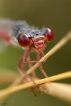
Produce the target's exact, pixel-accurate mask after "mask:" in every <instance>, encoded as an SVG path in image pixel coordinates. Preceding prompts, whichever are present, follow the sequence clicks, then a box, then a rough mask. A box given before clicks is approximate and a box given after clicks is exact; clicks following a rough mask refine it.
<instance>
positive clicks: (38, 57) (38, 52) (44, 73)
mask: <svg viewBox="0 0 71 106" xmlns="http://www.w3.org/2000/svg"><path fill="white" fill-rule="evenodd" d="M36 54H37V59H38V61H39V60H40V54H41V55H42V56H44V53H43V52H42V51H37V52H36ZM39 68H40V70H41V72H42V74H43V75H44V76H45V77H46V78H47V77H48V76H47V74H46V72H45V71H44V69H43V68H42V63H40V66H39Z"/></svg>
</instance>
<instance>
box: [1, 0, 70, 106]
mask: <svg viewBox="0 0 71 106" xmlns="http://www.w3.org/2000/svg"><path fill="white" fill-rule="evenodd" d="M0 17H1V18H2V17H3V18H10V19H13V20H26V21H27V22H28V24H30V25H34V26H36V27H38V28H42V27H44V26H45V27H50V28H51V29H52V30H53V31H54V34H55V37H54V40H53V41H52V42H50V43H48V44H47V47H46V49H45V53H46V52H48V51H49V50H50V49H51V48H52V47H53V46H54V45H55V44H56V43H57V42H58V41H59V40H60V39H61V38H62V37H63V36H65V34H66V33H67V32H68V31H69V30H70V29H71V0H0ZM22 54H23V50H19V49H17V48H14V47H9V48H8V49H7V50H6V51H4V52H3V53H0V68H4V69H10V70H14V71H16V72H17V73H18V71H17V69H16V63H17V61H18V59H19V58H20V56H21V55H22ZM34 56H35V54H34V53H33V54H32V56H31V58H32V59H34ZM44 69H45V71H46V73H47V74H48V76H52V75H55V74H59V73H62V72H65V71H69V70H70V69H71V42H68V43H67V44H66V45H65V46H64V47H63V48H61V49H60V50H59V51H58V52H56V53H55V54H54V55H53V56H51V57H50V58H49V59H48V61H47V62H46V63H45V64H44ZM37 75H38V76H39V77H41V78H43V76H42V74H41V72H40V71H39V69H37ZM59 82H64V83H71V79H66V80H61V81H59ZM37 95H38V96H37V97H34V96H33V95H32V93H31V92H27V91H24V90H22V91H19V92H17V93H14V94H13V96H12V97H11V98H10V99H9V100H8V101H7V104H6V106H20V105H21V106H23V105H26V106H28V105H29V106H33V105H34V106H38V105H41V106H43V105H45V106H55V105H56V106H70V105H69V104H67V103H65V102H63V101H61V100H58V99H56V98H54V97H51V96H49V95H44V94H42V95H41V94H37Z"/></svg>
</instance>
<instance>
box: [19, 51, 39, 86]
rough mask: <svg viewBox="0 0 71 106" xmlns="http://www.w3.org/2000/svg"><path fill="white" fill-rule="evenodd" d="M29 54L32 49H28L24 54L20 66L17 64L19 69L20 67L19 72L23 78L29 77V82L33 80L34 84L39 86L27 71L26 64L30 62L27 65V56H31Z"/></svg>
mask: <svg viewBox="0 0 71 106" xmlns="http://www.w3.org/2000/svg"><path fill="white" fill-rule="evenodd" d="M29 53H30V49H28V50H26V51H25V53H24V54H23V56H22V57H21V58H20V59H19V61H18V64H17V67H18V71H19V72H20V74H21V75H22V76H23V78H26V77H27V80H28V81H30V80H31V81H32V82H33V83H34V85H35V86H37V85H36V83H35V82H34V80H33V79H32V78H31V77H30V76H29V75H28V74H27V72H26V70H25V66H26V64H29V63H28V62H27V63H26V61H27V56H28V55H29ZM21 65H22V70H21V69H20V66H21Z"/></svg>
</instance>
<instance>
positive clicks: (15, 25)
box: [0, 19, 54, 82]
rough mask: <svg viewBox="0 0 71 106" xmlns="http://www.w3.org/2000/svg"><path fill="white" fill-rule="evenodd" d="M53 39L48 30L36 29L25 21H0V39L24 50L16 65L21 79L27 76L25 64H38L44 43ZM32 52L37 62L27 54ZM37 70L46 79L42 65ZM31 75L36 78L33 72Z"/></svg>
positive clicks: (52, 34) (51, 32) (50, 31)
mask: <svg viewBox="0 0 71 106" xmlns="http://www.w3.org/2000/svg"><path fill="white" fill-rule="evenodd" d="M53 38H54V33H53V31H52V30H51V29H50V28H41V29H36V28H34V27H31V26H30V25H28V24H27V23H26V22H25V21H13V20H9V19H0V39H4V40H5V41H6V42H8V43H9V44H11V45H14V44H17V45H19V46H20V47H22V48H23V49H24V50H25V52H24V54H23V55H22V56H21V58H20V59H19V61H18V63H17V68H18V70H19V72H20V74H21V75H22V76H23V77H24V76H25V75H26V76H28V75H27V73H26V69H25V67H26V64H28V65H29V66H30V67H31V66H32V64H33V63H36V62H39V60H40V58H41V57H43V56H44V52H43V50H44V48H45V47H46V43H47V42H50V41H52V40H53ZM32 51H35V52H36V56H37V60H34V61H31V60H30V57H29V54H30V53H31V52H32ZM39 68H40V70H41V72H42V74H43V75H44V76H45V77H48V76H47V74H46V73H45V71H44V69H43V68H42V63H40V66H39ZM32 75H33V76H34V77H37V76H36V74H35V72H33V73H32ZM28 77H29V76H28ZM31 80H32V79H31ZM32 81H33V80H32ZM33 82H34V81H33Z"/></svg>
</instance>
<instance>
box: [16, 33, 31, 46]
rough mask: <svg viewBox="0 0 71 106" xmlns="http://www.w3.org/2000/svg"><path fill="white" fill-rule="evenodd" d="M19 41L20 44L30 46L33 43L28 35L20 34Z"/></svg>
mask: <svg viewBox="0 0 71 106" xmlns="http://www.w3.org/2000/svg"><path fill="white" fill-rule="evenodd" d="M18 43H19V44H20V46H23V47H28V46H30V45H31V43H32V40H31V39H30V38H29V37H28V36H27V35H24V34H20V35H19V36H18Z"/></svg>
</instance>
